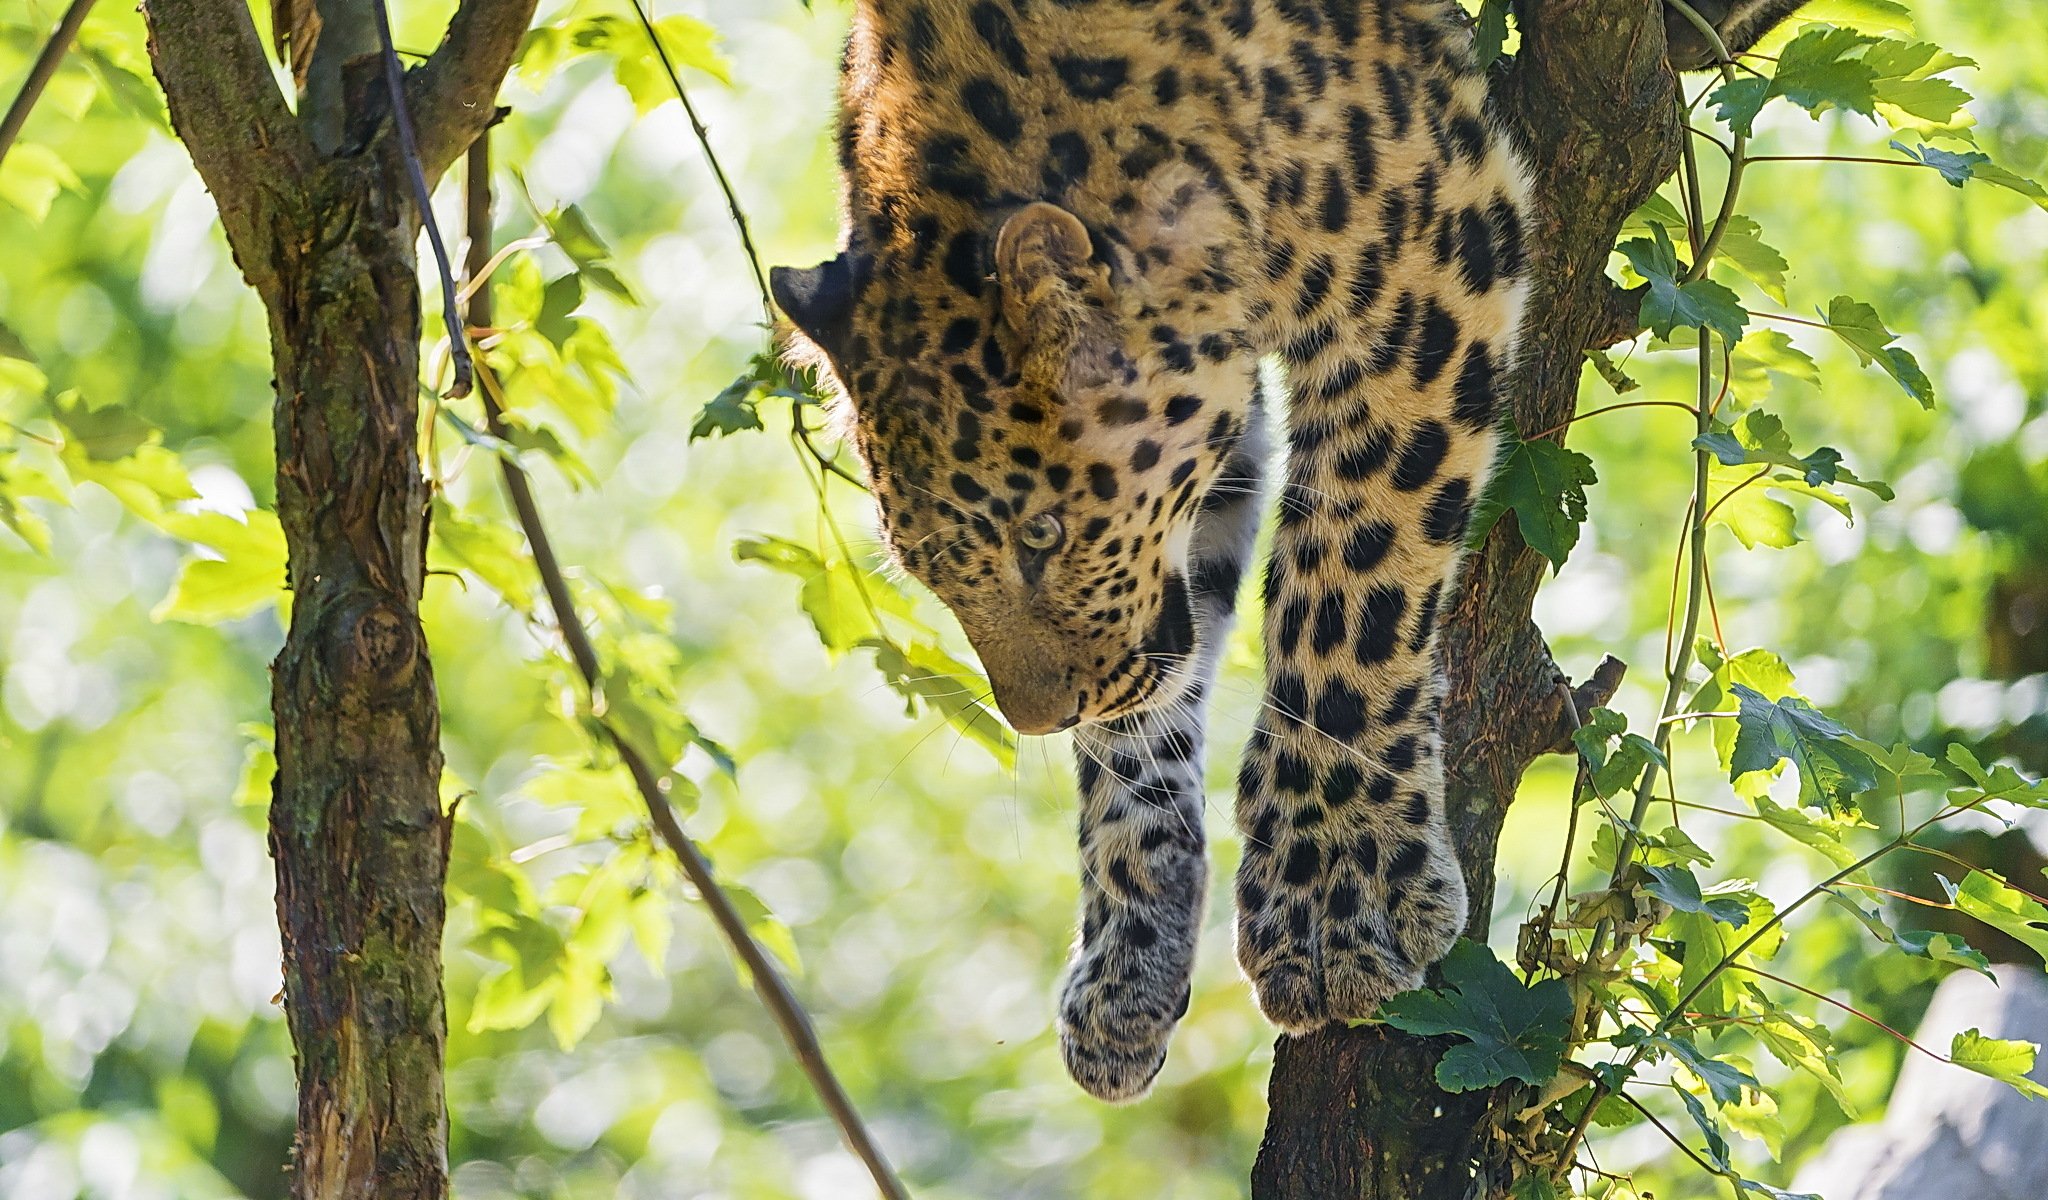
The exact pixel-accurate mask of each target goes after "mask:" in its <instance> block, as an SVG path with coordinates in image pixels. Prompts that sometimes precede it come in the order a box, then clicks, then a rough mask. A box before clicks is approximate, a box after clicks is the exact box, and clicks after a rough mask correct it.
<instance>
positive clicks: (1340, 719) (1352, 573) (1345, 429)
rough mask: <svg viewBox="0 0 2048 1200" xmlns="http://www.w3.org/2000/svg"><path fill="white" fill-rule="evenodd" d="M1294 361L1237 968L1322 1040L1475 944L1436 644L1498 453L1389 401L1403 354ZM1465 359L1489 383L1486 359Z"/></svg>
mask: <svg viewBox="0 0 2048 1200" xmlns="http://www.w3.org/2000/svg"><path fill="white" fill-rule="evenodd" d="M1297 350H1298V353H1297V354H1295V355H1292V356H1290V357H1291V358H1292V362H1291V366H1292V367H1293V381H1292V382H1293V386H1294V390H1295V396H1296V402H1295V407H1294V418H1295V419H1294V420H1293V422H1291V424H1292V429H1291V436H1290V444H1291V445H1290V450H1291V452H1290V461H1289V466H1288V481H1287V484H1286V487H1285V488H1284V490H1283V492H1282V498H1281V513H1280V525H1279V529H1278V532H1277V534H1276V536H1275V539H1274V546H1273V555H1272V559H1271V562H1270V564H1269V566H1268V569H1267V578H1266V627H1265V635H1266V656H1267V658H1266V672H1267V687H1266V695H1265V701H1266V702H1265V705H1264V708H1263V710H1262V712H1261V714H1260V718H1259V723H1258V725H1257V727H1256V728H1255V729H1254V731H1253V734H1252V738H1251V741H1250V744H1249V745H1248V747H1247V748H1246V751H1245V757H1244V762H1243V767H1242V770H1241V772H1240V776H1239V781H1238V806H1237V819H1238V827H1239V829H1240V831H1241V832H1242V833H1243V836H1244V856H1243V859H1242V862H1241V865H1240V867H1239V870H1238V876H1237V902H1238V919H1237V930H1238V940H1237V953H1238V961H1239V963H1240V965H1241V966H1242V967H1243V969H1244V971H1245V973H1246V974H1247V975H1248V976H1249V977H1250V978H1251V980H1252V983H1253V985H1254V986H1255V988H1256V989H1257V992H1258V1001H1259V1006H1260V1008H1261V1009H1263V1010H1264V1011H1265V1013H1266V1015H1267V1016H1268V1017H1269V1018H1271V1019H1272V1020H1273V1021H1274V1022H1275V1023H1276V1024H1278V1025H1280V1026H1282V1027H1283V1028H1285V1029H1287V1030H1289V1031H1291V1032H1305V1031H1307V1030H1310V1029H1314V1028H1316V1027H1318V1026H1320V1025H1322V1024H1324V1023H1326V1022H1329V1021H1333V1020H1342V1019H1346V1018H1356V1017H1370V1016H1372V1015H1373V1014H1374V1013H1375V1012H1376V1011H1377V1009H1378V1008H1379V1005H1380V1002H1381V1001H1382V1000H1385V999H1386V998H1387V997H1388V996H1390V995H1392V994H1394V993H1396V992H1399V991H1403V990H1406V989H1408V988H1412V987H1415V986H1417V985H1418V984H1420V983H1421V981H1422V976H1423V972H1424V971H1425V970H1426V969H1427V968H1428V967H1429V966H1430V965H1431V964H1433V963H1434V962H1436V961H1437V960H1438V959H1440V958H1441V957H1443V955H1444V953H1445V952H1446V951H1447V950H1448V949H1449V948H1450V945H1451V943H1452V941H1453V940H1455V939H1456V937H1457V936H1458V933H1459V932H1460V930H1461V929H1462V928H1463V926H1464V924H1465V918H1466V895H1465V880H1464V876H1463V874H1462V872H1461V871H1460V869H1459V866H1458V861H1457V859H1456V857H1455V855H1454V853H1453V849H1452V845H1451V840H1450V835H1449V832H1448V830H1447V828H1446V826H1445V822H1444V811H1443V755H1442V741H1441V736H1440V733H1439V726H1440V723H1439V715H1438V708H1439V696H1440V691H1441V687H1440V682H1439V674H1438V670H1437V665H1436V652H1435V641H1436V637H1435V635H1436V625H1437V619H1438V616H1439V614H1440V610H1441V609H1442V607H1443V605H1444V604H1445V603H1446V602H1447V595H1448V593H1449V590H1450V588H1451V586H1452V584H1453V581H1454V576H1455V572H1456V568H1457V562H1458V557H1459V549H1460V545H1461V543H1462V541H1463V537H1464V531H1465V526H1466V523H1467V519H1468V517H1469V514H1470V509H1471V504H1472V499H1473V497H1474V496H1476V495H1477V494H1478V491H1479V489H1480V487H1481V485H1482V484H1483V482H1484V477H1485V474H1486V471H1487V469H1488V467H1489V466H1490V464H1491V461H1492V458H1493V453H1494V441H1493V435H1492V433H1491V429H1490V428H1489V427H1485V426H1483V425H1482V424H1481V423H1479V422H1472V421H1456V420H1453V421H1445V420H1441V419H1438V418H1437V417H1436V416H1433V415H1431V411H1432V410H1431V408H1430V407H1429V406H1428V405H1426V404H1422V403H1418V402H1417V400H1416V398H1415V397H1414V396H1413V395H1412V394H1408V395H1403V394H1400V393H1391V394H1390V392H1389V390H1388V389H1387V387H1386V385H1387V384H1388V383H1389V382H1392V380H1389V379H1388V378H1387V377H1388V376H1395V377H1396V378H1398V377H1399V376H1400V375H1406V374H1408V371H1409V364H1408V362H1407V356H1406V355H1405V354H1404V353H1401V352H1399V351H1398V350H1391V349H1379V350H1377V351H1375V352H1373V353H1369V354H1366V355H1364V356H1363V357H1362V358H1361V359H1351V358H1347V357H1346V355H1345V348H1344V347H1342V346H1331V345H1329V344H1328V343H1316V342H1311V343H1308V344H1307V345H1306V346H1305V347H1301V348H1297ZM1466 353H1467V356H1468V359H1467V361H1468V363H1469V364H1470V365H1469V366H1468V367H1467V368H1466V369H1467V370H1468V371H1469V372H1471V373H1472V374H1473V375H1474V376H1475V377H1476V376H1477V375H1479V374H1481V373H1483V372H1484V369H1485V368H1486V366H1487V364H1486V362H1485V360H1486V356H1487V350H1486V347H1485V346H1483V345H1476V344H1475V346H1474V347H1473V348H1472V349H1470V350H1468V351H1467V352H1466ZM1423 366H1424V368H1425V369H1428V370H1433V371H1436V372H1442V371H1443V370H1444V368H1445V366H1446V364H1444V363H1442V362H1435V363H1433V364H1432V363H1425V364H1423ZM1433 378H1434V376H1432V377H1431V379H1424V380H1422V382H1425V383H1428V382H1431V381H1432V380H1433ZM1445 408H1446V409H1447V408H1448V406H1445ZM1439 411H1441V410H1439ZM1446 415H1449V414H1448V413H1446Z"/></svg>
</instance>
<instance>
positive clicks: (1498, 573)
mask: <svg viewBox="0 0 2048 1200" xmlns="http://www.w3.org/2000/svg"><path fill="white" fill-rule="evenodd" d="M1517 10H1518V11H1517V16H1518V18H1519V27H1520V29H1521V34H1522V44H1521V48H1520V51H1519V52H1518V53H1517V54H1516V56H1515V58H1514V59H1513V60H1511V61H1503V62H1501V63H1499V64H1496V67H1495V71H1494V77H1493V99H1494V103H1495V106H1496V109H1497V111H1498V114H1499V116H1500V118H1501V120H1502V121H1503V122H1504V123H1506V124H1507V126H1508V127H1509V128H1511V129H1513V130H1514V131H1515V133H1516V135H1517V138H1518V140H1519V142H1520V143H1521V147H1522V152H1523V154H1524V156H1525V157H1526V158H1527V161H1528V163H1529V166H1530V168H1531V173H1532V175H1533V177H1534V179H1535V182H1536V188H1535V205H1534V214H1533V228H1532V229H1531V230H1530V236H1529V246H1530V251H1531V266H1532V270H1533V272H1534V276H1533V277H1534V291H1533V293H1532V295H1531V297H1530V302H1529V312H1530V313H1531V314H1533V315H1532V317H1531V328H1530V332H1529V335H1528V336H1527V337H1526V339H1525V345H1524V350H1523V353H1524V356H1525V357H1524V359H1523V361H1522V363H1521V366H1520V370H1519V374H1518V376H1517V379H1518V384H1517V386H1516V387H1515V388H1514V389H1513V391H1512V394H1513V396H1514V402H1513V412H1514V418H1515V423H1516V425H1517V426H1518V427H1519V428H1520V429H1521V430H1522V431H1523V432H1524V433H1525V434H1535V433H1538V432H1541V431H1543V430H1548V429H1553V428H1555V427H1556V426H1558V425H1560V424H1562V423H1563V422H1565V421H1566V420H1568V419H1569V418H1570V417H1571V415H1572V412H1573V410H1574V408H1575V406H1576V402H1577V395H1578V382H1579V374H1580V370H1581V368H1582V366H1583V364H1584V359H1585V351H1586V350H1587V349H1588V348H1591V347H1599V346H1606V345H1610V344H1612V343H1613V342H1615V341H1617V340H1620V339H1621V338H1623V337H1626V336H1628V335H1629V334H1630V333H1632V332H1633V331H1634V329H1635V324H1634V309H1635V300H1634V298H1633V297H1631V296H1628V295H1627V294H1626V293H1619V292H1618V290H1617V289H1616V287H1615V285H1614V284H1613V283H1612V282H1611V281H1609V280H1608V278H1607V275H1606V269H1607V259H1608V255H1609V253H1610V252H1611V250H1612V248H1613V246H1614V243H1615V238H1616V236H1617V234H1618V233H1619V231H1620V229H1621V223H1622V221H1623V219H1625V218H1626V217H1627V216H1628V214H1629V213H1630V212H1632V211H1633V210H1634V209H1635V208H1636V206H1637V205H1639V204H1641V203H1642V202H1643V200H1644V199H1645V198H1646V197H1648V195H1649V194H1650V193H1651V192H1652V191H1653V190H1655V189H1656V187H1657V185H1658V184H1659V183H1661V182H1662V181H1663V180H1664V179H1665V178H1666V177H1668V176H1669V175H1670V174H1671V171H1672V169H1673V168H1674V166H1675V165H1676V163H1677V160H1678V154H1679V139H1680V138H1681V137H1682V136H1683V133H1682V130H1681V129H1680V127H1679V124H1678V119H1677V110H1676V105H1675V98H1676V94H1677V93H1676V80H1675V78H1674V77H1673V75H1672V72H1671V69H1670V67H1669V66H1668V65H1667V64H1666V62H1665V61H1664V20H1663V13H1662V5H1661V4H1660V3H1659V2H1658V0H1522V3H1520V4H1519V5H1517ZM1539 323H1540V327H1539ZM1544 566H1545V563H1544V560H1543V559H1542V558H1541V557H1540V556H1538V555H1537V554H1535V553H1533V552H1531V551H1530V550H1529V549H1528V548H1527V547H1526V546H1524V545H1523V543H1522V540H1521V537H1520V536H1519V535H1518V533H1517V532H1516V531H1515V529H1514V528H1512V523H1511V522H1503V523H1502V524H1500V525H1498V526H1496V527H1495V529H1494V531H1493V534H1492V536H1491V537H1489V538H1488V540H1487V542H1486V544H1485V546H1483V547H1482V548H1481V549H1479V550H1478V551H1475V552H1474V553H1473V555H1472V557H1471V558H1470V559H1468V560H1467V562H1466V565H1465V570H1464V578H1463V581H1462V585H1461V590H1460V592H1459V595H1458V600H1457V604H1456V607H1455V608H1454V609H1453V611H1452V612H1451V614H1450V615H1449V617H1448V618H1447V619H1446V621H1445V624H1444V629H1443V642H1442V644H1443V651H1442V653H1443V660H1444V670H1445V674H1446V676H1447V681H1448V689H1447V691H1446V695H1445V703H1444V742H1445V747H1446V749H1445V755H1444V759H1445V765H1446V775H1447V797H1446V811H1447V813H1448V815H1449V818H1450V822H1451V828H1452V833H1453V836H1454V837H1455V838H1456V840H1457V843H1458V850H1459V858H1460V861H1461V862H1462V864H1463V866H1464V868H1465V878H1466V880H1467V881H1468V882H1469V884H1470V890H1471V894H1472V898H1473V903H1472V917H1471V921H1470V923H1469V924H1468V925H1467V932H1468V934H1469V935H1470V936H1472V937H1474V938H1479V939H1484V938H1485V937H1486V932H1487V927H1488V924H1489V922H1490V921H1491V919H1492V900H1493V888H1494V858H1495V852H1496V849H1497V845H1498V842H1499V839H1500V829H1501V823H1502V821H1503V820H1505V819H1506V816H1507V808H1508V804H1509V803H1510V802H1511V801H1512V800H1513V799H1514V795H1515V788H1516V786H1517V784H1518V783H1519V782H1520V780H1521V777H1522V772H1523V771H1524V770H1525V769H1526V768H1527V767H1528V765H1529V763H1530V762H1532V761H1534V760H1535V759H1536V758H1537V757H1538V756H1539V755H1542V754H1545V753H1549V752H1552V751H1554V750H1559V749H1565V748H1568V747H1569V735H1570V730H1571V727H1572V719H1571V712H1570V711H1569V710H1567V708H1566V706H1565V703H1564V700H1565V697H1566V696H1567V694H1572V695H1573V697H1574V707H1575V708H1577V709H1580V710H1583V709H1584V708H1586V707H1589V706H1590V705H1592V704H1595V703H1600V702H1603V701H1604V700H1605V699H1606V698H1607V697H1608V696H1611V695H1612V694H1613V691H1614V688H1615V685H1616V684H1617V683H1618V682H1619V669H1618V668H1619V664H1613V665H1612V666H1609V665H1606V664H1603V668H1602V669H1601V670H1600V671H1597V672H1595V674H1594V676H1593V677H1592V678H1591V679H1589V680H1587V681H1586V682H1585V683H1584V684H1582V685H1581V686H1580V688H1579V689H1578V691H1577V692H1576V693H1575V694H1574V693H1568V691H1567V689H1566V688H1565V686H1564V683H1563V678H1562V676H1561V675H1560V674H1559V672H1558V670H1557V668H1556V666H1555V665H1554V664H1553V663H1552V662H1551V659H1550V651H1549V648H1548V647H1547V646H1546V645H1545V643H1544V641H1543V635H1542V633H1541V631H1539V630H1538V629H1537V628H1536V626H1535V624H1534V623H1533V622H1532V621H1531V619H1530V610H1531V606H1532V605H1533V603H1534V601H1535V596H1536V587H1537V585H1538V583H1540V582H1541V580H1542V577H1543V571H1544ZM1445 1045H1446V1043H1445V1042H1444V1040H1443V1039H1428V1038H1420V1037H1415V1036H1412V1035H1409V1034H1404V1033H1401V1032H1399V1031H1397V1030H1394V1029H1392V1028H1389V1027H1384V1026H1382V1027H1371V1028H1357V1029H1352V1028H1344V1027H1334V1026H1333V1027H1331V1028H1327V1029H1324V1030H1322V1031H1320V1032H1318V1033H1314V1034H1310V1035H1309V1036H1307V1037H1302V1038H1290V1037H1286V1036H1282V1037H1281V1038H1280V1040H1279V1043H1278V1045H1277V1047H1276V1051H1275V1057H1274V1063H1273V1076H1272V1082H1271V1085H1270V1102H1271V1108H1270V1113H1269V1116H1268V1119H1267V1124H1266V1136H1265V1141H1264V1143H1263V1144H1262V1145H1261V1146H1260V1148H1259V1157H1258V1162H1257V1164H1256V1166H1255V1167H1254V1168H1253V1172H1252V1195H1253V1197H1254V1198H1255V1200H1324V1198H1338V1197H1341V1198H1344V1200H1467V1198H1473V1197H1497V1196H1501V1195H1504V1194H1505V1193H1506V1191H1507V1188H1508V1187H1509V1186H1510V1185H1511V1184H1512V1182H1513V1180H1512V1178H1511V1170H1510V1165H1509V1162H1508V1157H1507V1153H1506V1150H1507V1143H1506V1141H1505V1139H1504V1137H1503V1136H1501V1133H1502V1131H1503V1129H1504V1128H1505V1126H1506V1125H1507V1123H1508V1121H1509V1119H1510V1118H1512V1117H1513V1116H1514V1114H1515V1112H1516V1110H1517V1109H1518V1108H1520V1107H1521V1106H1522V1105H1523V1104H1526V1103H1527V1100H1526V1096H1525V1091H1526V1090H1525V1089H1523V1088H1521V1087H1519V1086H1518V1085H1508V1086H1506V1087H1503V1088H1500V1089H1496V1090H1495V1091H1494V1092H1492V1093H1484V1092H1480V1093H1463V1094H1450V1093H1446V1092H1444V1091H1442V1090H1441V1089H1439V1088H1438V1087H1437V1086H1436V1077H1435V1067H1436V1063H1437V1060H1438V1059H1440V1058H1441V1057H1442V1056H1443V1049H1444V1046H1445Z"/></svg>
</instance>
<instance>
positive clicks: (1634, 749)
mask: <svg viewBox="0 0 2048 1200" xmlns="http://www.w3.org/2000/svg"><path fill="white" fill-rule="evenodd" d="M1627 730H1628V718H1627V717H1624V716H1622V715H1621V714H1620V713H1618V712H1615V711H1614V710H1613V709H1611V708H1596V709H1594V710H1593V711H1592V712H1590V713H1588V714H1587V715H1586V717H1585V719H1584V723H1583V724H1581V725H1580V726H1579V728H1578V729H1577V730H1575V731H1574V732H1573V733H1572V744H1573V745H1575V746H1577V747H1578V749H1579V753H1580V754H1582V755H1584V756H1585V758H1586V781H1587V783H1588V784H1589V785H1591V787H1592V789H1593V794H1594V795H1596V796H1599V797H1601V798H1602V799H1605V798H1606V797H1608V796H1612V795H1614V794H1615V793H1616V792H1618V791H1621V790H1622V789H1623V788H1626V787H1629V786H1631V785H1633V784H1634V783H1635V781H1636V780H1637V779H1638V778H1640V777H1641V776H1642V773H1643V768H1644V767H1646V766H1648V765H1649V764H1650V763H1652V762H1654V763H1656V764H1658V765H1659V766H1661V767H1664V768H1665V769H1666V770H1669V769H1670V766H1671V764H1670V762H1669V761H1667V760H1666V759H1665V757H1664V752H1663V751H1661V750H1659V749H1657V746H1656V744H1655V743H1654V742H1652V741H1650V739H1648V738H1646V737H1644V736H1643V735H1641V734H1639V733H1629V732H1627ZM1610 743H1612V745H1611V746H1610Z"/></svg>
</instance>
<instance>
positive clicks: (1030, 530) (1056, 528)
mask: <svg viewBox="0 0 2048 1200" xmlns="http://www.w3.org/2000/svg"><path fill="white" fill-rule="evenodd" d="M1066 536H1067V531H1066V529H1065V527H1063V526H1062V525H1061V524H1060V519H1059V518H1058V517H1055V516H1053V515H1052V514H1051V513H1039V514H1038V515H1037V516H1035V517H1032V518H1031V519H1030V520H1028V521H1026V522H1024V524H1022V525H1020V526H1018V528H1017V541H1018V542H1020V543H1022V544H1023V546H1024V548H1025V549H1027V550H1035V551H1037V552H1038V553H1040V554H1044V553H1046V552H1047V551H1049V550H1052V549H1054V548H1056V547H1057V546H1058V545H1059V544H1060V542H1061V541H1062V540H1063V539H1064V538H1065V537H1066Z"/></svg>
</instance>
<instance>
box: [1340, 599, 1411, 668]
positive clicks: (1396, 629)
mask: <svg viewBox="0 0 2048 1200" xmlns="http://www.w3.org/2000/svg"><path fill="white" fill-rule="evenodd" d="M1407 611H1408V593H1406V592H1404V591H1402V590H1401V589H1400V588H1397V587H1392V586H1389V585H1386V584H1382V585H1380V586H1379V587H1376V588H1374V589H1372V590H1371V591H1370V592H1367V593H1366V595H1365V602H1364V604H1363V605H1362V606H1361V607H1360V608H1359V614H1358V642H1357V644H1356V645H1355V646H1354V647H1353V648H1352V653H1353V655H1354V656H1356V657H1357V659H1358V662H1359V665H1360V666H1366V667H1370V666H1376V665H1378V664H1380V663H1383V662H1385V661H1387V660H1388V659H1390V658H1392V657H1393V656H1394V648H1395V647H1396V646H1398V645H1399V644H1400V641H1401V618H1402V616H1404V615H1405V614H1406V613H1407Z"/></svg>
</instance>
